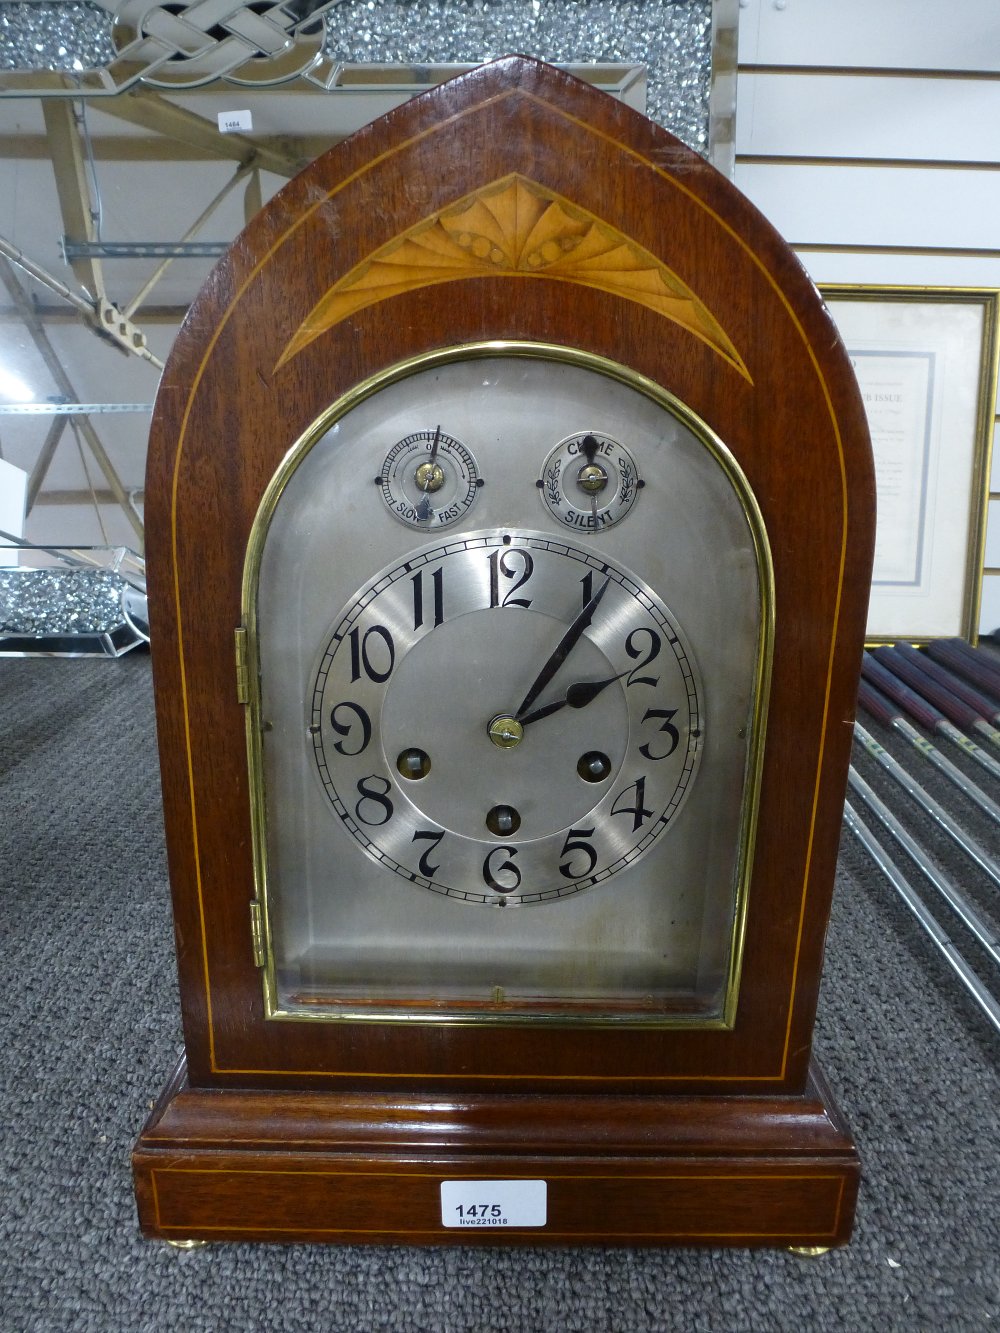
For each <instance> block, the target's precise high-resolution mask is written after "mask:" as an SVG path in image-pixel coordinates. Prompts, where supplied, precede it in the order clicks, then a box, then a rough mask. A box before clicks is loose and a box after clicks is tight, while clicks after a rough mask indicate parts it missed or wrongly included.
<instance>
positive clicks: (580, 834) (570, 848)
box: [559, 828, 597, 879]
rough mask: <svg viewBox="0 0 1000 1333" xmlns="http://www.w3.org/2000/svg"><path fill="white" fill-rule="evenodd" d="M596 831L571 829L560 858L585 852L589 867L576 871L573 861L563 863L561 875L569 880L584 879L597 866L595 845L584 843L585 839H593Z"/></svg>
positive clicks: (560, 870) (560, 868) (560, 869)
mask: <svg viewBox="0 0 1000 1333" xmlns="http://www.w3.org/2000/svg"><path fill="white" fill-rule="evenodd" d="M593 836H594V830H593V829H592V828H571V829H570V831H569V832H568V833H567V834H566V841H565V842H564V843H563V849H562V851H561V852H560V853H559V855H560V856H570V857H571V856H572V854H573V853H574V852H583V853H585V855H586V857H587V865H586V866H585V867H584V869H583V870H574V869H573V866H572V861H563V862H562V864H561V865H560V867H559V873H560V875H565V876H566V878H567V879H583V877H584V875H589V874H590V873H591V871H592V870H593V869H594V866H596V865H597V852H596V851H595V850H594V848H593V845H592V844H591V843H589V842H584V841H583V839H584V838H592V837H593Z"/></svg>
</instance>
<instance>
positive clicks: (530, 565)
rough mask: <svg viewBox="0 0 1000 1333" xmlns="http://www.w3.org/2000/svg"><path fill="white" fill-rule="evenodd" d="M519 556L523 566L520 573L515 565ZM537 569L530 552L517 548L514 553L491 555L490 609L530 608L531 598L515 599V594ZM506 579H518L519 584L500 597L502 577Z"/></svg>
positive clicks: (495, 552) (504, 552)
mask: <svg viewBox="0 0 1000 1333" xmlns="http://www.w3.org/2000/svg"><path fill="white" fill-rule="evenodd" d="M515 556H517V558H518V561H519V563H520V565H521V569H520V571H519V570H518V568H517V565H516V564H514V563H513V561H514V557H515ZM534 568H535V562H534V560H533V559H532V558H531V552H530V551H523V550H521V548H520V547H517V548H516V549H515V550H513V551H493V552H492V554H491V555H490V607H491V608H492V607H496V606H525V607H527V606H530V605H531V598H530V597H515V596H514V594H515V593H516V592H517V590H518V588H520V587H523V585H524V584H525V583H527V582H528V580H529V579H530V578H531V575H532V571H533V570H534ZM501 574H502V575H503V576H504V578H505V579H516V580H517V582H516V583H515V584H514V585H513V586H512V587H510V588H508V589H507V591H506V593H504V595H503V599H502V600H501V597H500V575H501Z"/></svg>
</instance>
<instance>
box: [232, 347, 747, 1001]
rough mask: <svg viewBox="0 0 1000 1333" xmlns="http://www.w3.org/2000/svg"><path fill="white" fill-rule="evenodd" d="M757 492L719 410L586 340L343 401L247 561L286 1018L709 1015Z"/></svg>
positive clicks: (256, 741) (417, 369)
mask: <svg viewBox="0 0 1000 1333" xmlns="http://www.w3.org/2000/svg"><path fill="white" fill-rule="evenodd" d="M428 423H431V424H428ZM556 474H558V477H556ZM480 475H482V476H484V477H486V478H487V480H488V484H486V485H484V486H482V487H480V486H478V485H476V484H475V483H476V480H477V478H478V477H479V476H480ZM373 477H378V478H379V479H380V484H379V486H378V487H374V486H372V484H371V482H372V478H373ZM546 479H548V480H546ZM540 480H541V482H542V486H543V495H542V502H541V503H539V484H538V483H539V481H540ZM557 481H558V486H557V484H556V482H557ZM640 483H641V484H640ZM546 485H548V491H547V492H545V491H544V487H545V486H546ZM557 490H558V496H557V495H556V491H557ZM595 514H596V517H595ZM755 515H756V510H755V506H754V503H753V497H752V495H751V494H750V492H749V489H748V487H747V486H746V483H745V481H744V480H743V478H742V476H741V474H740V473H739V470H738V468H736V466H735V465H734V464H733V462H732V460H731V458H730V457H729V455H728V453H727V451H726V449H725V447H724V445H722V443H721V442H720V441H718V440H717V439H715V437H714V436H713V435H712V433H711V432H710V431H709V430H708V428H707V427H706V426H705V425H704V423H700V422H698V421H697V419H695V418H694V417H693V416H692V415H691V414H690V413H689V412H686V411H685V409H684V408H683V407H682V405H680V404H678V403H676V402H675V401H673V400H671V399H670V398H669V396H668V395H666V394H665V393H664V392H663V391H662V390H659V389H656V388H655V387H654V386H652V385H649V384H648V383H647V382H644V381H642V380H641V379H640V378H639V377H637V376H635V375H634V374H631V373H630V372H627V371H625V370H623V369H622V368H621V367H617V366H615V365H614V364H613V363H611V362H607V361H602V360H599V359H598V358H595V357H590V356H587V355H586V354H584V353H581V352H578V351H570V350H567V349H563V348H554V347H545V346H540V345H535V344H484V345H481V346H477V347H471V348H470V347H464V348H463V347H457V348H454V349H448V350H445V351H442V352H439V353H433V354H431V355H429V356H425V357H423V358H421V359H420V360H418V361H416V362H411V363H406V364H404V365H401V366H398V367H394V368H390V369H389V370H388V371H387V372H386V373H385V374H383V375H381V376H378V377H376V378H375V379H374V380H371V381H369V382H367V383H365V384H364V385H362V386H360V387H359V388H358V389H357V390H356V391H355V392H354V393H353V394H352V395H350V396H349V397H348V398H347V399H345V400H343V401H341V402H339V403H335V404H332V405H331V407H330V410H329V412H328V413H326V414H324V416H323V417H322V418H320V419H319V420H318V421H317V422H316V423H315V425H314V427H313V428H312V430H311V431H309V432H308V433H307V435H306V436H305V437H303V439H302V440H301V441H300V442H299V444H298V445H297V446H296V447H295V448H294V449H293V450H292V451H291V453H290V454H289V456H288V458H287V459H286V462H285V465H284V467H283V469H282V470H281V471H280V472H279V473H278V474H277V475H276V477H275V479H274V482H273V483H272V487H271V489H270V492H269V494H268V496H267V497H266V498H265V501H264V504H263V506H262V509H261V513H260V515H259V516H258V523H257V530H256V534H255V540H254V544H253V551H254V556H253V559H252V560H251V561H250V562H249V566H248V567H249V568H250V572H251V577H252V578H253V579H254V580H255V581H256V588H255V605H256V610H257V615H256V622H255V623H254V624H253V625H252V632H253V635H254V638H255V647H256V650H257V662H258V664H259V686H260V695H259V701H258V704H257V708H259V716H258V717H257V718H256V720H255V725H254V726H253V728H252V730H251V758H252V762H253V765H254V769H255V771H256V772H257V773H258V774H259V776H260V783H259V793H260V800H261V802H262V805H261V809H260V821H259V826H260V827H261V828H263V829H265V830H266V833H265V835H264V837H263V838H262V839H261V845H260V848H259V856H258V878H259V880H260V883H261V890H262V892H261V898H262V900H263V902H264V905H265V920H264V928H265V933H266V937H267V942H268V951H267V954H268V959H269V962H268V967H267V969H266V973H267V984H266V994H267V997H268V1003H269V1005H270V1012H271V1013H272V1015H273V1016H285V1015H295V1014H300V1013H302V1012H308V1013H309V1014H311V1015H312V1016H314V1017H343V1016H352V1017H357V1016H386V1015H396V1016H405V1015H407V1014H415V1013H419V1012H423V1011H425V1010H426V1007H427V1006H428V1005H430V1006H432V1007H434V1009H435V1011H436V1012H437V1013H438V1014H439V1015H441V1016H443V1017H447V1018H448V1019H449V1020H451V1021H459V1020H463V1021H465V1020H468V1021H472V1020H475V1021H479V1020H482V1019H493V1020H498V1019H499V1020H501V1021H513V1020H517V1019H518V1018H519V1017H527V1016H547V1017H548V1018H550V1019H552V1020H553V1021H554V1020H556V1019H559V1020H560V1021H570V1020H572V1021H607V1020H608V1019H609V1018H611V1017H615V1018H620V1017H622V1016H625V1017H632V1018H634V1019H635V1020H636V1021H655V1022H666V1021H669V1022H698V1023H715V1024H720V1023H723V1022H725V1021H727V1018H728V1015H729V1014H730V1013H731V1012H732V1007H733V1002H734V997H735V993H736V983H737V979H738V974H739V959H740V948H741V938H742V937H741V925H742V911H743V883H744V877H745V872H746V866H747V858H748V851H749V844H750V838H751V835H752V826H753V824H752V813H753V811H752V797H751V795H750V794H749V793H750V792H751V791H752V784H751V783H748V782H747V775H748V774H749V773H751V772H752V770H753V768H754V764H755V762H756V758H757V755H758V753H759V743H760V736H761V731H762V723H763V718H762V716H761V712H760V709H759V708H758V693H759V686H760V682H761V680H762V677H763V672H764V669H765V661H766V627H767V620H766V598H767V583H766V577H763V578H762V576H761V569H762V567H763V568H764V569H765V570H766V558H767V553H766V543H765V542H764V539H763V536H762V529H761V527H760V525H759V523H758V522H757V520H756V517H755ZM442 529H443V530H442ZM302 533H308V534H309V540H308V542H306V543H303V542H302V541H301V540H300V535H301V534H302ZM762 562H763V564H762ZM522 907H523V908H525V909H527V910H524V911H513V910H511V909H513V908H522ZM484 909H487V910H484ZM490 909H492V910H490ZM496 909H504V910H496Z"/></svg>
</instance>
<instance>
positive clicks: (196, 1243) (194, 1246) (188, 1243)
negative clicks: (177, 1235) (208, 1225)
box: [167, 1240, 208, 1250]
mask: <svg viewBox="0 0 1000 1333" xmlns="http://www.w3.org/2000/svg"><path fill="white" fill-rule="evenodd" d="M167 1244H168V1245H171V1246H173V1248H174V1249H175V1250H200V1249H201V1247H202V1246H203V1245H207V1244H208V1241H207V1240H168V1241H167Z"/></svg>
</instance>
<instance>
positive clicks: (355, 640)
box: [348, 625, 396, 685]
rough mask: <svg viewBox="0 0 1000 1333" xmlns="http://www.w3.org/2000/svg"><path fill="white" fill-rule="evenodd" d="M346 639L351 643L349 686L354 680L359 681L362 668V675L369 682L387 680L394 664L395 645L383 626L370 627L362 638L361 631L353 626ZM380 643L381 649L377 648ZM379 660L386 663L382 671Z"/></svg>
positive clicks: (379, 682)
mask: <svg viewBox="0 0 1000 1333" xmlns="http://www.w3.org/2000/svg"><path fill="white" fill-rule="evenodd" d="M348 638H349V639H350V641H351V684H352V685H353V684H354V682H355V681H356V680H360V679H361V670H362V668H364V673H365V675H366V676H367V677H368V679H369V680H373V681H375V682H376V683H378V684H381V682H382V681H384V680H388V679H389V677H390V676H391V675H392V668H393V667H394V666H395V664H396V645H395V644H394V643H393V641H392V635H391V634H390V633H389V631H388V630H387V629H386V627H385V626H384V625H372V627H371V628H370V629H366V630H365V632H364V637H362V635H361V631H360V630H359V629H358V627H357V626H356V625H355V627H354V629H352V630H351V632H350V634H349V635H348ZM369 639H371V640H373V644H372V647H371V648H369V646H368V641H369ZM380 641H381V644H382V647H378V646H377V645H378V643H379V642H380ZM380 658H384V659H385V660H386V661H387V662H388V665H387V666H386V667H385V670H384V671H383V670H382V669H381V665H380V662H379V659H380Z"/></svg>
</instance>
